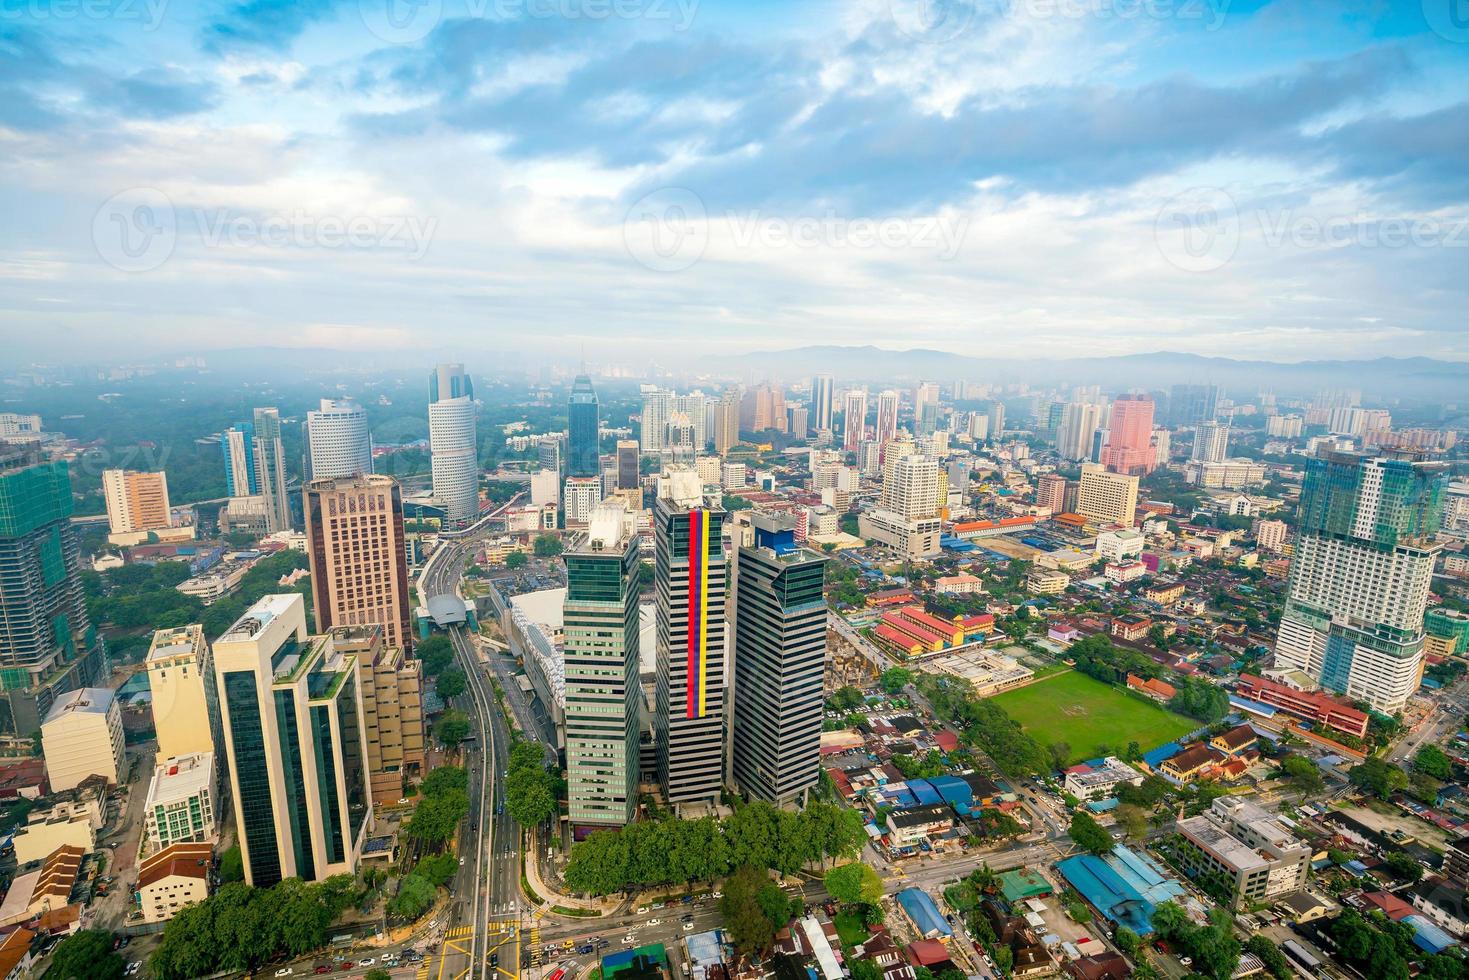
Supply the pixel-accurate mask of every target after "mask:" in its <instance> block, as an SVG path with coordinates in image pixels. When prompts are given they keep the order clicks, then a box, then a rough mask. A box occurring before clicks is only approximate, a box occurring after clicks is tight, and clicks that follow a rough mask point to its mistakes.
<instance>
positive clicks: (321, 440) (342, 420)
mask: <svg viewBox="0 0 1469 980" xmlns="http://www.w3.org/2000/svg"><path fill="white" fill-rule="evenodd" d="M306 459H307V473H306V476H307V478H308V479H312V480H330V479H336V478H338V477H345V476H358V475H361V474H363V473H371V472H372V434H371V433H370V432H369V431H368V427H367V412H366V411H365V410H364V409H363V408H362V406H361V405H358V404H357V403H356V402H352V401H345V400H336V399H331V398H323V399H322V400H321V407H320V408H318V409H316V410H315V411H312V412H307V413H306Z"/></svg>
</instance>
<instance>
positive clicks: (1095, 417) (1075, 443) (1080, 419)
mask: <svg viewBox="0 0 1469 980" xmlns="http://www.w3.org/2000/svg"><path fill="white" fill-rule="evenodd" d="M1101 421H1102V409H1101V407H1100V406H1098V405H1094V404H1092V403H1091V402H1069V403H1067V405H1066V407H1065V408H1063V409H1062V410H1061V424H1060V426H1059V427H1058V428H1057V429H1056V454H1057V455H1058V456H1060V457H1061V458H1062V459H1069V460H1072V461H1075V460H1082V459H1086V458H1088V457H1089V456H1090V455H1091V449H1092V440H1093V438H1095V436H1096V434H1097V426H1098V425H1100V424H1101Z"/></svg>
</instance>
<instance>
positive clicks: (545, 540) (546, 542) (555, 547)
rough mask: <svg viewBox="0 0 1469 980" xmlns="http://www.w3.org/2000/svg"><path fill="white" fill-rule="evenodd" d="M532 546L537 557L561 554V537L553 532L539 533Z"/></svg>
mask: <svg viewBox="0 0 1469 980" xmlns="http://www.w3.org/2000/svg"><path fill="white" fill-rule="evenodd" d="M532 547H533V548H534V549H535V553H536V557H537V558H550V557H553V556H555V555H559V554H561V539H560V538H558V537H557V536H556V535H554V534H539V535H537V536H536V541H535V544H534V545H533V546H532Z"/></svg>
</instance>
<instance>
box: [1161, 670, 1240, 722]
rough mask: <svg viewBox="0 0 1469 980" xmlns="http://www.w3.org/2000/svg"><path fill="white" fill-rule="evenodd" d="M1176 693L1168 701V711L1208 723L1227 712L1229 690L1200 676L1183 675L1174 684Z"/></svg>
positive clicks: (1217, 719) (1220, 717) (1218, 718)
mask: <svg viewBox="0 0 1469 980" xmlns="http://www.w3.org/2000/svg"><path fill="white" fill-rule="evenodd" d="M1175 686H1176V687H1177V689H1178V693H1177V694H1175V695H1174V696H1173V698H1172V699H1171V700H1169V702H1168V708H1169V710H1170V711H1174V712H1176V713H1178V714H1180V715H1184V716H1185V717H1188V718H1196V719H1198V720H1199V721H1202V722H1206V723H1208V724H1210V725H1212V724H1214V723H1215V722H1216V721H1219V720H1220V719H1222V718H1223V717H1224V716H1225V715H1227V714H1229V692H1228V691H1226V690H1224V688H1222V687H1218V686H1216V685H1214V684H1211V683H1210V682H1208V681H1206V680H1204V679H1203V678H1202V677H1184V678H1181V679H1180V680H1179V681H1177V683H1176V685H1175Z"/></svg>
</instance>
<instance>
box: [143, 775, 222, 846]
mask: <svg viewBox="0 0 1469 980" xmlns="http://www.w3.org/2000/svg"><path fill="white" fill-rule="evenodd" d="M216 783H217V780H216V777H215V772H214V753H213V752H199V753H195V754H193V755H182V756H176V757H174V758H171V759H165V760H164V761H163V762H162V763H160V764H159V765H158V766H156V767H155V768H154V770H153V779H152V781H151V782H150V783H149V784H148V800H147V802H146V803H145V804H144V805H143V819H144V822H145V825H146V827H147V834H148V842H149V844H150V845H151V846H152V847H153V848H155V849H160V850H161V849H162V848H165V847H168V846H169V845H171V844H178V843H182V842H201V841H202V842H210V843H212V842H213V841H214V840H215V839H216V838H217V836H218V828H217V825H216V823H215V821H216V819H217V818H216V813H217V812H218V808H219V799H218V795H217V793H216V789H215V787H216Z"/></svg>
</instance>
